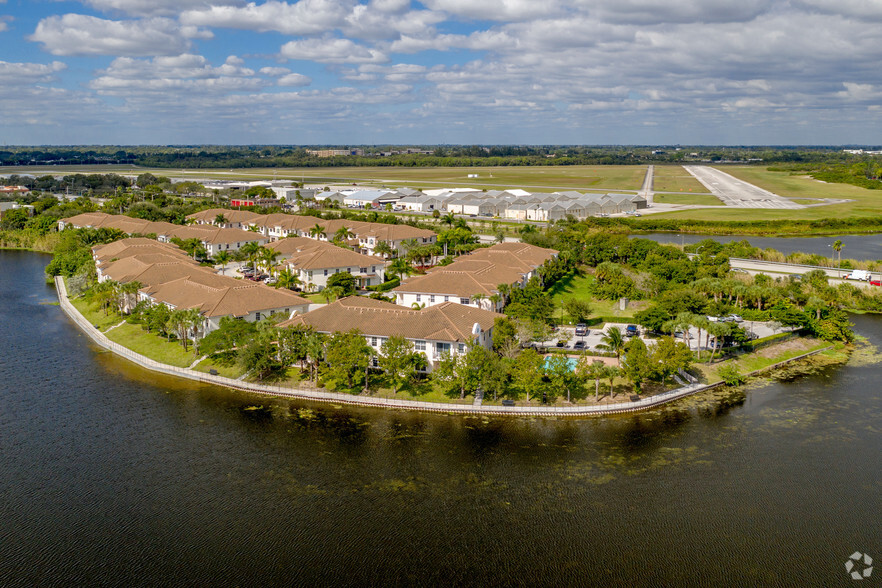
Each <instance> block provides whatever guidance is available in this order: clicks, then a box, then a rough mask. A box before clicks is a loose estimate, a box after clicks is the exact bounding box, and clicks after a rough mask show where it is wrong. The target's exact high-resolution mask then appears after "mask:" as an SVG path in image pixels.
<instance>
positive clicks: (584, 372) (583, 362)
mask: <svg viewBox="0 0 882 588" xmlns="http://www.w3.org/2000/svg"><path fill="white" fill-rule="evenodd" d="M604 367H606V366H605V365H604V364H603V362H602V361H597V360H596V359H592V358H590V357H588V356H587V355H583V356H582V357H580V358H579V365H578V366H577V367H576V371H577V372H578V374H579V375H581V376H582V377H584V378H588V379H590V380H594V399H595V400H597V399H598V398H600V380H602V379H603V378H604V377H606V375H605V373H604V370H603V368H604Z"/></svg>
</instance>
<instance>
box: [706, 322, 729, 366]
mask: <svg viewBox="0 0 882 588" xmlns="http://www.w3.org/2000/svg"><path fill="white" fill-rule="evenodd" d="M705 328H706V329H707V331H708V333H710V334H711V335H713V336H714V346H713V348H712V349H711V356H710V359H709V360H708V363H713V362H714V356H715V355H716V354H717V346H718V345H719V344H720V342H721V341H722V338H723V337H725V336H726V335H728V334H729V333H731V332H732V329H731V327H729V323H710V324H708V325H707V327H705ZM719 346H720V347H722V345H719Z"/></svg>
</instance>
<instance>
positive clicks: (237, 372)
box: [193, 357, 245, 380]
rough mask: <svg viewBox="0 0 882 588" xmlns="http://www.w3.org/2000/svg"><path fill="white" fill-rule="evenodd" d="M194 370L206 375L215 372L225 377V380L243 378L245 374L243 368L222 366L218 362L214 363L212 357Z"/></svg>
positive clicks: (207, 358) (200, 363)
mask: <svg viewBox="0 0 882 588" xmlns="http://www.w3.org/2000/svg"><path fill="white" fill-rule="evenodd" d="M193 369H194V370H195V371H197V372H203V373H206V374H207V373H208V372H210V371H211V370H215V371H216V372H217V375H219V376H223V377H225V378H232V379H234V380H235V379H237V378H239V377H241V376H242V374H244V373H245V372H244V370H242V368H240V367H239V366H238V365H235V364H234V365H231V366H228V365H221V364H219V363H217V362H216V361H212V359H211V358H210V357H206V358H205V359H204V360H202V361H201V362H199V364H198V365H197V366H195V367H194V368H193Z"/></svg>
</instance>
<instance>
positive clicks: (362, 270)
mask: <svg viewBox="0 0 882 588" xmlns="http://www.w3.org/2000/svg"><path fill="white" fill-rule="evenodd" d="M358 271H359V273H362V274H366V273H367V268H366V267H360V268H358Z"/></svg>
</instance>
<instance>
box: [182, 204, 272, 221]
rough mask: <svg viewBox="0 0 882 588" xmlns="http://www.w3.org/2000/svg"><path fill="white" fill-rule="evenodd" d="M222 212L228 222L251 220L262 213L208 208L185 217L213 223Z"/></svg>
mask: <svg viewBox="0 0 882 588" xmlns="http://www.w3.org/2000/svg"><path fill="white" fill-rule="evenodd" d="M219 214H222V215H224V218H225V219H227V222H229V223H248V222H251V221H252V220H255V219H257V218H260V217H262V216H263V215H262V214H257V213H256V212H249V211H247V210H230V209H227V208H209V209H208V210H202V211H200V212H194V213H193V214H188V215H187V218H190V219H193V220H196V221H202V222H204V223H213V222H214V219H215V218H216V217H217V215H219Z"/></svg>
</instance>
